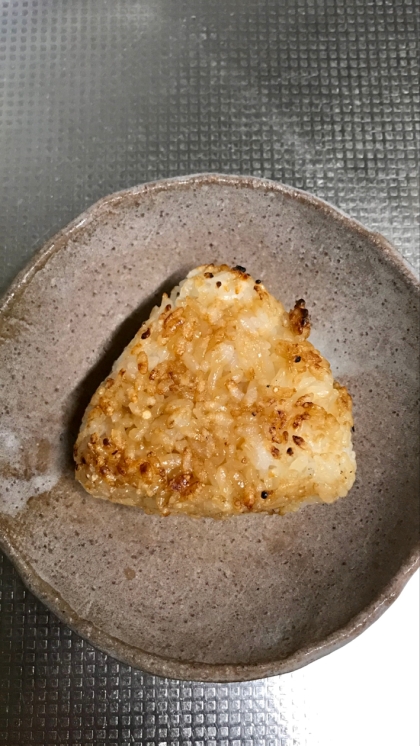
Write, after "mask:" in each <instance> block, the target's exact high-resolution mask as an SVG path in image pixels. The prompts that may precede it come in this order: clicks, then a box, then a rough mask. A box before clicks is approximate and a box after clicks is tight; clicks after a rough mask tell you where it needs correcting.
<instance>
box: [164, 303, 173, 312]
mask: <svg viewBox="0 0 420 746" xmlns="http://www.w3.org/2000/svg"><path fill="white" fill-rule="evenodd" d="M171 309H172V306H171V304H170V303H168V305H167V306H165V311H170V310H171Z"/></svg>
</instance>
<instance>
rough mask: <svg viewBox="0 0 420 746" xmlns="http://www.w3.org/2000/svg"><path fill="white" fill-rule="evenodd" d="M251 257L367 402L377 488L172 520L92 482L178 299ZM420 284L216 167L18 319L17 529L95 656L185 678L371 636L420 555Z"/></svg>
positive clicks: (363, 243)
mask: <svg viewBox="0 0 420 746" xmlns="http://www.w3.org/2000/svg"><path fill="white" fill-rule="evenodd" d="M210 261H213V262H216V263H217V262H227V263H229V264H232V265H235V264H241V265H243V266H245V267H246V268H247V269H248V271H250V272H251V273H252V274H253V275H254V276H258V277H260V278H262V279H263V281H264V283H265V284H266V285H267V287H268V289H269V290H270V291H271V292H272V293H273V294H274V295H276V296H277V297H278V298H279V299H281V300H282V301H284V303H285V304H286V305H288V306H289V307H291V306H292V305H293V303H294V301H295V300H296V298H300V297H303V298H305V300H306V303H307V306H308V308H309V309H310V312H311V317H312V327H313V333H312V336H311V340H312V341H313V343H314V344H315V345H316V346H317V347H319V349H320V350H321V351H322V353H323V354H324V355H325V356H326V357H327V358H328V359H329V360H330V361H331V364H332V368H333V371H334V375H335V376H336V378H338V380H339V381H341V382H342V383H344V384H345V385H346V386H348V388H349V390H350V392H351V394H352V396H353V399H354V416H355V427H356V432H355V436H354V441H355V449H356V453H357V459H358V473H357V481H356V484H355V486H354V488H353V489H352V491H351V493H350V494H349V496H348V497H346V498H344V499H341V500H339V501H338V502H337V503H335V504H334V505H331V506H329V505H313V506H308V507H306V508H305V509H303V510H301V511H300V512H298V513H295V514H290V515H287V516H285V517H280V516H263V515H256V516H254V515H249V516H238V517H234V518H230V519H227V520H225V521H213V520H211V519H206V520H194V519H189V518H186V517H169V518H159V517H155V516H148V515H143V514H142V513H141V512H140V511H139V510H138V509H135V508H130V507H126V506H122V505H115V504H111V503H107V502H105V501H101V500H95V499H94V498H91V497H90V496H89V495H87V494H86V493H85V492H84V491H83V489H82V488H81V487H80V485H78V484H77V483H76V482H75V480H74V477H73V464H72V456H71V452H72V446H73V443H74V440H75V437H76V435H77V431H78V428H79V425H80V421H81V417H82V414H83V411H84V409H85V407H86V405H87V403H88V401H89V399H90V397H91V395H92V394H93V392H94V391H95V389H96V387H97V386H98V384H99V383H100V381H101V380H102V379H103V378H104V377H105V376H106V375H107V374H108V372H109V370H110V368H111V365H112V362H113V361H114V359H115V358H116V357H117V355H119V353H120V352H121V351H122V350H123V348H124V347H125V345H126V344H127V343H128V342H129V340H130V339H131V337H132V336H133V335H134V333H135V332H136V331H137V329H138V327H139V326H140V324H141V322H142V321H143V320H144V319H145V318H146V317H147V316H148V315H149V312H150V310H151V308H152V307H153V305H154V304H155V303H156V301H157V300H158V299H159V298H160V296H161V294H162V292H163V291H164V290H168V289H170V288H171V287H172V286H173V285H175V284H176V283H178V281H179V280H180V279H182V278H183V277H184V276H185V274H186V273H187V272H188V270H190V269H191V268H192V267H194V266H196V265H198V264H202V263H205V262H210ZM418 307H419V290H418V284H417V283H416V280H415V277H414V276H413V275H412V274H411V271H410V270H409V269H408V267H407V266H406V265H405V264H404V262H403V260H402V259H401V258H400V257H399V255H398V254H397V253H396V251H395V250H394V249H392V247H391V246H390V245H389V244H388V243H387V242H386V241H385V239H384V238H382V237H381V236H379V235H377V234H373V233H370V232H369V231H367V230H366V229H364V228H363V227H362V226H360V225H359V224H358V223H356V222H355V221H353V220H351V219H350V218H347V217H346V216H344V215H343V214H342V213H340V212H338V211H337V210H335V209H333V208H332V207H329V206H328V205H326V204H325V203H324V202H322V201H320V200H318V199H315V198H314V197H311V196H309V195H307V194H305V193H303V192H299V191H296V190H293V189H290V188H288V187H284V186H282V185H280V184H277V183H273V182H269V181H265V180H260V179H255V178H247V177H239V176H217V175H199V176H193V177H186V178H178V179H173V180H168V181H162V182H157V183H155V184H147V185H143V186H139V187H135V188H134V189H130V190H128V191H125V192H121V193H119V194H116V195H113V196H111V197H108V198H106V199H103V200H102V201H100V202H99V203H97V204H96V205H94V206H93V207H92V208H91V209H90V210H88V211H87V212H86V213H84V215H82V216H81V217H80V218H79V219H78V220H76V221H75V222H73V223H72V224H71V225H70V226H69V227H68V228H65V229H64V230H63V231H62V232H61V233H60V234H59V235H58V236H56V237H55V238H54V239H53V240H52V241H51V242H50V243H49V244H48V245H47V246H46V247H44V248H43V249H42V251H41V252H40V253H39V254H38V255H37V256H36V257H35V259H34V261H33V262H32V263H31V265H30V266H29V267H28V268H27V269H26V270H25V271H24V272H23V273H21V275H20V276H19V277H18V278H17V280H16V281H15V283H14V284H13V286H12V288H11V289H10V292H9V293H8V295H7V296H6V298H5V300H4V302H3V305H2V308H1V311H0V409H1V419H0V435H1V453H0V535H1V545H2V547H3V549H4V550H5V552H6V553H7V554H8V556H9V557H11V559H12V561H13V562H14V563H15V565H16V567H17V568H18V570H19V572H20V573H21V575H22V577H23V579H24V581H25V583H26V584H27V585H28V587H29V588H30V589H31V590H32V591H33V592H34V593H35V594H36V595H37V596H39V598H41V599H42V600H43V601H44V602H45V603H46V604H47V605H48V606H49V607H50V609H52V610H53V611H54V612H55V613H56V614H57V615H58V616H59V617H60V618H61V619H63V620H64V621H65V622H66V623H67V624H69V625H70V627H72V628H73V629H75V630H76V631H77V632H79V633H80V634H81V635H82V636H83V637H85V638H87V639H88V640H89V641H90V642H91V643H92V644H93V645H96V646H97V647H99V648H102V649H103V650H105V651H106V652H108V653H110V654H111V655H113V656H115V657H117V658H119V659H121V660H123V661H126V662H127V663H129V664H132V665H134V666H137V667H140V668H142V669H145V670H147V671H151V672H153V673H156V674H159V675H163V676H171V677H177V678H187V679H196V680H202V681H233V680H245V679H251V678H258V677H262V676H267V675H272V674H278V673H282V672H285V671H290V670H293V669H295V668H298V667H299V666H302V665H304V664H305V663H307V662H309V661H312V660H314V659H316V658H318V657H319V656H321V655H324V654H325V653H328V652H330V651H332V650H333V649H334V648H336V647H338V646H340V645H342V644H343V643H344V642H347V641H348V640H350V639H352V638H353V637H355V636H356V635H357V634H359V633H360V632H361V631H362V630H363V629H365V628H366V627H367V626H368V625H369V624H370V623H371V622H372V621H373V620H374V619H376V618H377V617H378V616H379V614H380V613H381V612H382V611H383V610H384V609H385V608H386V607H387V606H388V605H389V604H390V603H391V602H392V600H393V599H394V598H395V597H396V595H397V594H398V593H399V591H400V590H401V588H402V587H403V585H404V583H405V582H406V580H407V579H408V577H409V576H410V574H411V573H412V572H413V570H414V568H415V567H416V563H417V561H418V503H417V500H418V471H417V468H418V461H417V456H418V442H419V433H418V427H419V419H418V378H417V373H418V350H419V347H418V337H417V332H418V329H417V327H418Z"/></svg>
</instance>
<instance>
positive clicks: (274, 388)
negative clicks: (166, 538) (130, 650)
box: [75, 265, 354, 517]
mask: <svg viewBox="0 0 420 746" xmlns="http://www.w3.org/2000/svg"><path fill="white" fill-rule="evenodd" d="M206 283H207V284H206ZM210 283H211V284H210ZM185 288H187V289H188V292H186V290H185ZM171 297H172V296H171ZM168 300H169V299H168V298H167V297H164V299H163V301H162V305H161V307H160V308H159V309H155V311H154V312H153V313H152V316H151V318H150V319H149V320H148V321H147V322H146V323H145V324H144V325H143V326H142V328H141V329H140V330H139V332H138V334H137V335H136V337H135V338H134V340H133V341H132V343H131V344H130V345H129V346H128V348H127V349H126V350H125V351H124V353H123V355H122V356H121V358H120V360H119V361H117V362H116V364H115V366H114V369H113V371H112V374H111V376H110V377H109V378H107V379H106V381H105V382H104V383H103V384H102V385H101V386H100V387H99V389H98V390H97V392H96V393H95V395H94V396H93V398H92V401H91V404H90V406H89V408H88V410H87V412H86V415H85V418H84V421H83V424H82V428H81V431H80V434H79V437H78V440H77V443H76V446H75V460H76V475H77V478H78V479H79V481H80V482H81V483H82V484H83V485H84V486H85V488H86V489H87V490H88V491H89V492H91V493H92V494H94V495H97V496H101V497H107V498H109V499H111V500H116V501H119V502H127V503H129V504H136V505H139V506H141V507H143V508H144V509H145V510H147V511H149V512H159V513H161V514H163V515H167V514H168V513H170V512H182V513H187V514H190V515H214V516H216V517H219V516H223V515H229V514H232V513H241V512H249V511H253V512H261V511H262V512H273V511H277V512H285V511H287V510H290V509H295V508H296V507H297V506H298V505H299V504H300V503H302V502H304V501H305V500H306V501H307V500H309V501H313V500H327V501H332V500H333V499H335V498H336V497H338V496H339V494H345V492H346V491H347V490H348V487H349V486H351V483H352V481H353V480H354V457H353V456H352V455H351V441H350V436H349V432H350V427H351V424H352V418H351V398H350V396H349V394H348V393H347V391H346V389H345V388H344V387H342V386H340V385H339V384H336V383H334V381H333V378H332V375H331V371H330V366H329V364H328V362H327V361H326V360H325V359H324V358H323V357H322V356H321V355H320V353H319V352H318V351H317V350H315V348H314V347H313V346H312V345H311V344H310V342H308V341H307V340H306V337H307V335H308V334H309V328H310V327H309V320H308V315H307V312H306V309H305V308H304V303H303V301H298V302H297V304H296V305H295V308H294V309H293V310H292V311H291V312H290V313H289V314H287V313H286V312H285V311H284V309H283V307H282V306H281V304H279V303H278V302H277V301H275V299H274V298H272V296H270V294H269V293H268V292H267V291H266V289H265V288H264V287H263V286H262V284H261V283H256V282H254V281H253V280H252V278H251V277H250V276H249V275H248V274H247V273H246V272H245V271H244V269H243V268H236V269H234V270H230V269H229V268H228V267H227V266H226V265H222V266H221V267H216V266H214V265H207V266H206V267H203V268H201V270H200V271H196V272H195V274H194V273H193V277H192V279H188V280H187V283H186V285H185V286H184V291H182V290H181V297H180V298H179V299H178V300H177V299H175V300H174V299H172V300H171V301H170V302H168ZM257 322H258V323H257ZM256 324H257V325H256ZM318 390H319V394H318ZM343 428H344V429H343ZM322 443H325V447H326V448H327V449H329V453H330V455H328V457H327V461H325V458H326V457H325V456H323V454H322V452H319V453H318V451H319V447H320V445H319V444H322ZM341 443H342V445H341ZM302 459H303V460H302ZM323 459H324V461H325V463H327V464H328V469H327V472H328V473H327V472H326V474H327V476H326V477H323V479H324V482H322V483H321V482H319V480H318V476H317V475H318V470H319V473H321V472H322V470H324V472H325V468H324V466H323V463H324V462H323ZM331 459H332V460H331ZM337 469H338V471H337ZM328 470H329V471H328ZM340 470H341V474H340ZM317 480H318V481H317ZM329 480H330V481H329ZM262 494H263V495H264V496H263V497H262V496H261V495H262Z"/></svg>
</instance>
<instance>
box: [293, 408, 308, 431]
mask: <svg viewBox="0 0 420 746" xmlns="http://www.w3.org/2000/svg"><path fill="white" fill-rule="evenodd" d="M308 417H309V414H308V412H303V414H298V416H297V417H296V419H295V420H294V422H293V429H294V430H297V429H298V427H300V425H301V424H302V422H303V421H304V420H307V419H308Z"/></svg>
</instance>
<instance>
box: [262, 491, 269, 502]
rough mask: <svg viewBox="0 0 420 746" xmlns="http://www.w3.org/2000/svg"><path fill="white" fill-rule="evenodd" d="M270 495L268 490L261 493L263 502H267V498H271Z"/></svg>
mask: <svg viewBox="0 0 420 746" xmlns="http://www.w3.org/2000/svg"><path fill="white" fill-rule="evenodd" d="M269 494H270V493H269V492H268V491H267V490H263V491H262V492H261V499H262V500H267V497H268V496H269Z"/></svg>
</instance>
